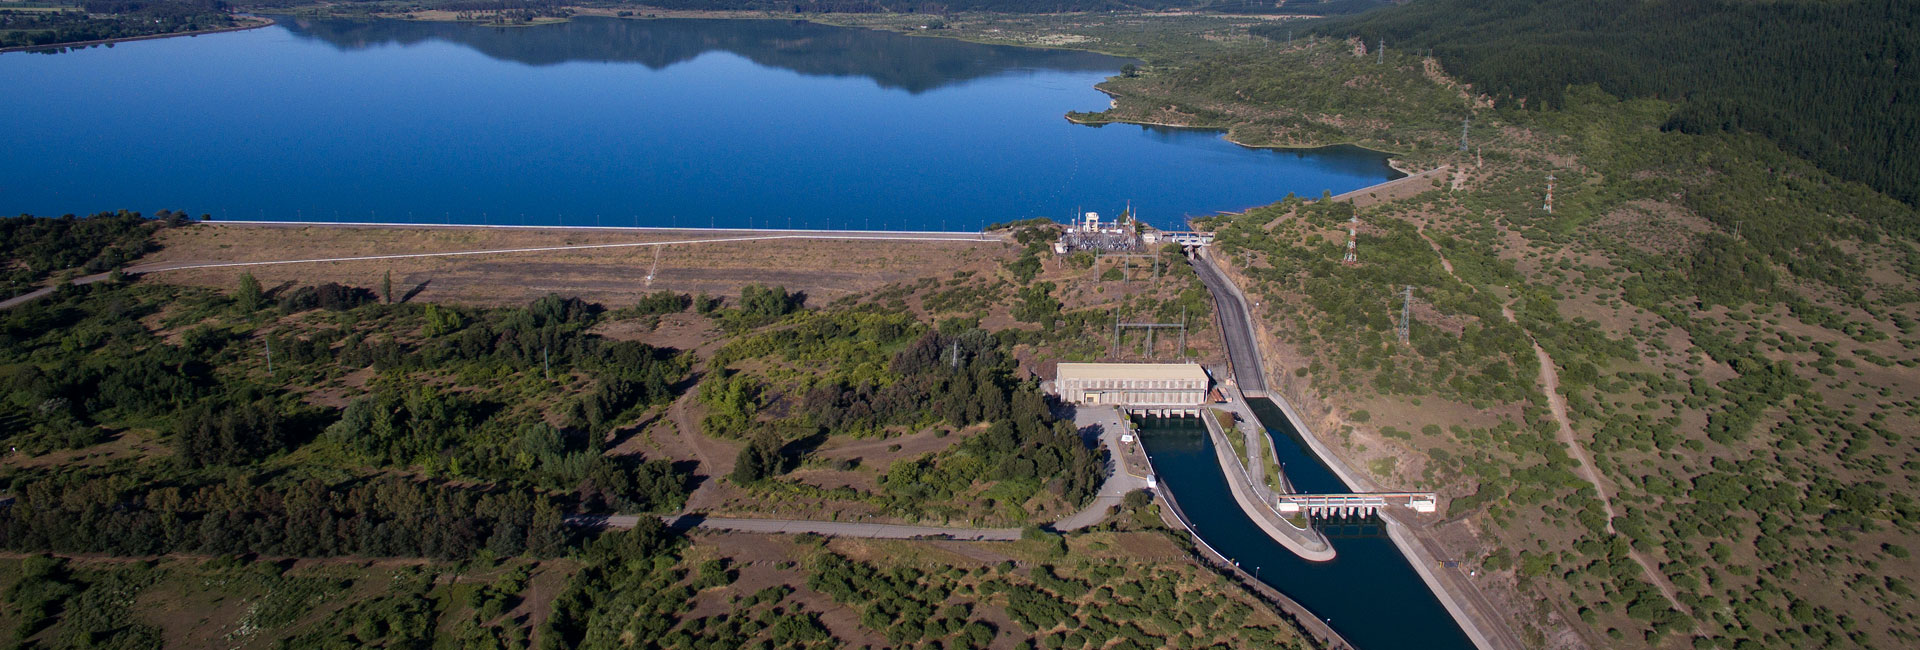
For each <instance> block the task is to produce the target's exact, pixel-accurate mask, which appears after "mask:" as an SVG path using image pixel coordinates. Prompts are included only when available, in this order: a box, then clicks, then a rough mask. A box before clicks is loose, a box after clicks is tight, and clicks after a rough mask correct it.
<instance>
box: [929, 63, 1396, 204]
mask: <svg viewBox="0 0 1920 650" xmlns="http://www.w3.org/2000/svg"><path fill="white" fill-rule="evenodd" d="M962 40H964V39H962ZM1085 51H1087V52H1093V51H1094V50H1085ZM1101 54H1105V53H1104V52H1101ZM1109 56H1111V55H1109ZM1103 85H1105V84H1104V82H1103V83H1098V84H1094V85H1093V89H1094V90H1098V91H1100V92H1101V93H1104V94H1106V96H1107V97H1109V98H1111V99H1112V101H1111V102H1110V107H1109V108H1108V109H1107V110H1106V111H1100V112H1097V113H1081V114H1082V115H1105V114H1107V112H1108V111H1112V110H1113V109H1114V108H1118V107H1119V105H1120V98H1121V97H1122V95H1121V94H1120V93H1118V92H1115V91H1113V90H1111V89H1108V88H1103V87H1102V86H1103ZM1076 112H1077V111H1068V112H1067V114H1066V115H1065V117H1066V119H1067V121H1068V122H1072V123H1074V124H1079V125H1081V126H1104V125H1107V124H1132V125H1135V126H1158V127H1162V128H1169V129H1191V130H1194V131H1214V132H1217V133H1219V134H1220V139H1222V140H1226V141H1227V142H1231V143H1234V144H1236V145H1239V146H1242V147H1245V148H1248V149H1254V150H1258V151H1315V150H1319V149H1332V148H1334V147H1353V148H1355V149H1359V150H1362V151H1367V152H1371V153H1376V154H1380V155H1382V156H1385V157H1386V160H1387V167H1389V168H1391V169H1393V171H1396V172H1399V173H1400V174H1402V176H1401V178H1406V177H1407V176H1410V175H1412V174H1411V172H1408V171H1407V170H1405V169H1401V168H1400V165H1399V164H1398V162H1397V160H1398V157H1399V156H1400V155H1401V154H1400V153H1398V152H1393V151H1387V150H1384V149H1375V148H1373V147H1369V146H1367V145H1364V144H1360V143H1358V142H1325V143H1320V144H1247V143H1245V142H1241V141H1239V140H1235V139H1233V133H1232V131H1231V130H1230V128H1231V127H1225V126H1203V125H1197V124H1172V123H1168V122H1153V121H1148V120H1135V119H1127V118H1123V117H1108V118H1103V119H1097V120H1091V119H1082V118H1076V117H1074V113H1076ZM1397 180H1400V179H1399V178H1389V179H1387V180H1386V181H1384V182H1389V183H1391V182H1393V181H1397Z"/></svg>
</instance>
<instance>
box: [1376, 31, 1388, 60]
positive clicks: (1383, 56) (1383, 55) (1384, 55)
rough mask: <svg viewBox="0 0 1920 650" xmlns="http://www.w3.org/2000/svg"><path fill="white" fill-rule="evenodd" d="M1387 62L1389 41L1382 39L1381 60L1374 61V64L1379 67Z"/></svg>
mask: <svg viewBox="0 0 1920 650" xmlns="http://www.w3.org/2000/svg"><path fill="white" fill-rule="evenodd" d="M1386 62H1387V39H1386V38H1384V37H1382V38H1381V39H1380V58H1379V60H1376V61H1374V64H1375V65H1378V64H1381V63H1386Z"/></svg>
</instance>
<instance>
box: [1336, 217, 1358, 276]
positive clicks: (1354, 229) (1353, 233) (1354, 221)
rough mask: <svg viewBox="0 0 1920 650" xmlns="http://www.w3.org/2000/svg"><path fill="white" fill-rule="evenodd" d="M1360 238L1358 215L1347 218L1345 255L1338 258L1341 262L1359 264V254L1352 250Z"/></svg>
mask: <svg viewBox="0 0 1920 650" xmlns="http://www.w3.org/2000/svg"><path fill="white" fill-rule="evenodd" d="M1359 239H1360V215H1358V214H1356V215H1353V216H1352V217H1351V218H1348V219H1347V256H1346V257H1343V258H1340V263H1342V264H1349V265H1351V264H1359V263H1360V256H1359V255H1358V254H1357V253H1356V252H1355V251H1354V248H1355V246H1356V245H1357V242H1358V241H1359Z"/></svg>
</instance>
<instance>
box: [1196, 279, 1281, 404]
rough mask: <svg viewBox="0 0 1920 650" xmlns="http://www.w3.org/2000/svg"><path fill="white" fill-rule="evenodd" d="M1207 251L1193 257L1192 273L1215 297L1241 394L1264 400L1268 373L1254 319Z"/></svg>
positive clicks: (1230, 361) (1229, 357)
mask: <svg viewBox="0 0 1920 650" xmlns="http://www.w3.org/2000/svg"><path fill="white" fill-rule="evenodd" d="M1207 250H1208V249H1205V248H1202V249H1200V252H1199V253H1197V254H1195V255H1194V257H1193V270H1194V271H1195V272H1196V273H1198V274H1199V275H1200V282H1201V283H1202V284H1205V285H1207V292H1208V293H1211V294H1213V304H1214V310H1213V311H1214V313H1215V314H1216V315H1217V316H1218V319H1219V323H1220V330H1221V335H1222V336H1224V337H1226V339H1227V340H1226V343H1227V361H1228V362H1229V363H1231V364H1233V378H1234V381H1235V383H1237V384H1239V386H1240V392H1242V393H1246V394H1248V395H1253V396H1257V397H1263V396H1265V395H1266V394H1267V372H1266V369H1265V368H1264V367H1263V366H1262V365H1261V362H1260V347H1259V346H1258V345H1256V344H1255V340H1254V329H1253V317H1252V315H1251V314H1250V313H1249V312H1248V311H1247V299H1246V296H1243V295H1241V294H1240V288H1239V287H1236V286H1234V285H1233V283H1232V282H1228V281H1227V279H1226V276H1225V275H1222V274H1221V273H1220V269H1218V268H1216V267H1215V266H1214V265H1213V260H1211V259H1209V258H1208V257H1207Z"/></svg>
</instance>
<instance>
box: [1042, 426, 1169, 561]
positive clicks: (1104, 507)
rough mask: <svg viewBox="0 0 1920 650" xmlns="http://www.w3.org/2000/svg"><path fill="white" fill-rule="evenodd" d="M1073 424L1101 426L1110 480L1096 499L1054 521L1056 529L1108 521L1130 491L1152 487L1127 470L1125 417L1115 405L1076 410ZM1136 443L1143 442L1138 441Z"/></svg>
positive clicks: (1077, 528)
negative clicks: (1110, 513)
mask: <svg viewBox="0 0 1920 650" xmlns="http://www.w3.org/2000/svg"><path fill="white" fill-rule="evenodd" d="M1073 423H1074V425H1075V426H1078V427H1080V428H1081V429H1082V430H1085V429H1086V428H1087V427H1099V428H1100V443H1101V444H1102V445H1105V446H1106V448H1107V459H1108V464H1107V480H1106V482H1105V483H1102V484H1101V485H1100V492H1099V493H1098V494H1096V495H1095V496H1094V497H1093V502H1092V503H1089V504H1087V507H1086V508H1085V509H1083V510H1081V511H1080V512H1076V513H1074V514H1072V515H1070V516H1068V517H1066V518H1064V519H1061V520H1060V521H1057V522H1054V524H1053V528H1054V530H1059V531H1063V532H1064V531H1070V530H1080V529H1082V528H1086V527H1088V526H1092V525H1094V524H1098V523H1100V522H1102V521H1105V520H1106V518H1107V511H1108V510H1111V509H1112V508H1113V507H1114V506H1117V505H1120V501H1121V500H1122V499H1125V498H1126V497H1127V493H1128V492H1132V491H1134V490H1144V489H1146V488H1148V487H1150V486H1149V485H1148V484H1147V479H1146V478H1144V477H1139V476H1134V475H1133V474H1132V473H1131V472H1128V471H1127V468H1126V462H1125V461H1124V460H1123V458H1124V457H1125V454H1126V449H1125V448H1123V447H1122V446H1121V445H1122V444H1123V443H1121V442H1120V434H1122V433H1125V432H1126V431H1127V425H1126V421H1125V419H1124V416H1122V415H1120V411H1119V410H1118V409H1115V408H1113V407H1111V406H1082V407H1078V408H1075V409H1074V411H1073ZM1133 444H1136V445H1137V444H1140V443H1139V442H1138V441H1135V442H1134V443H1133Z"/></svg>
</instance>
